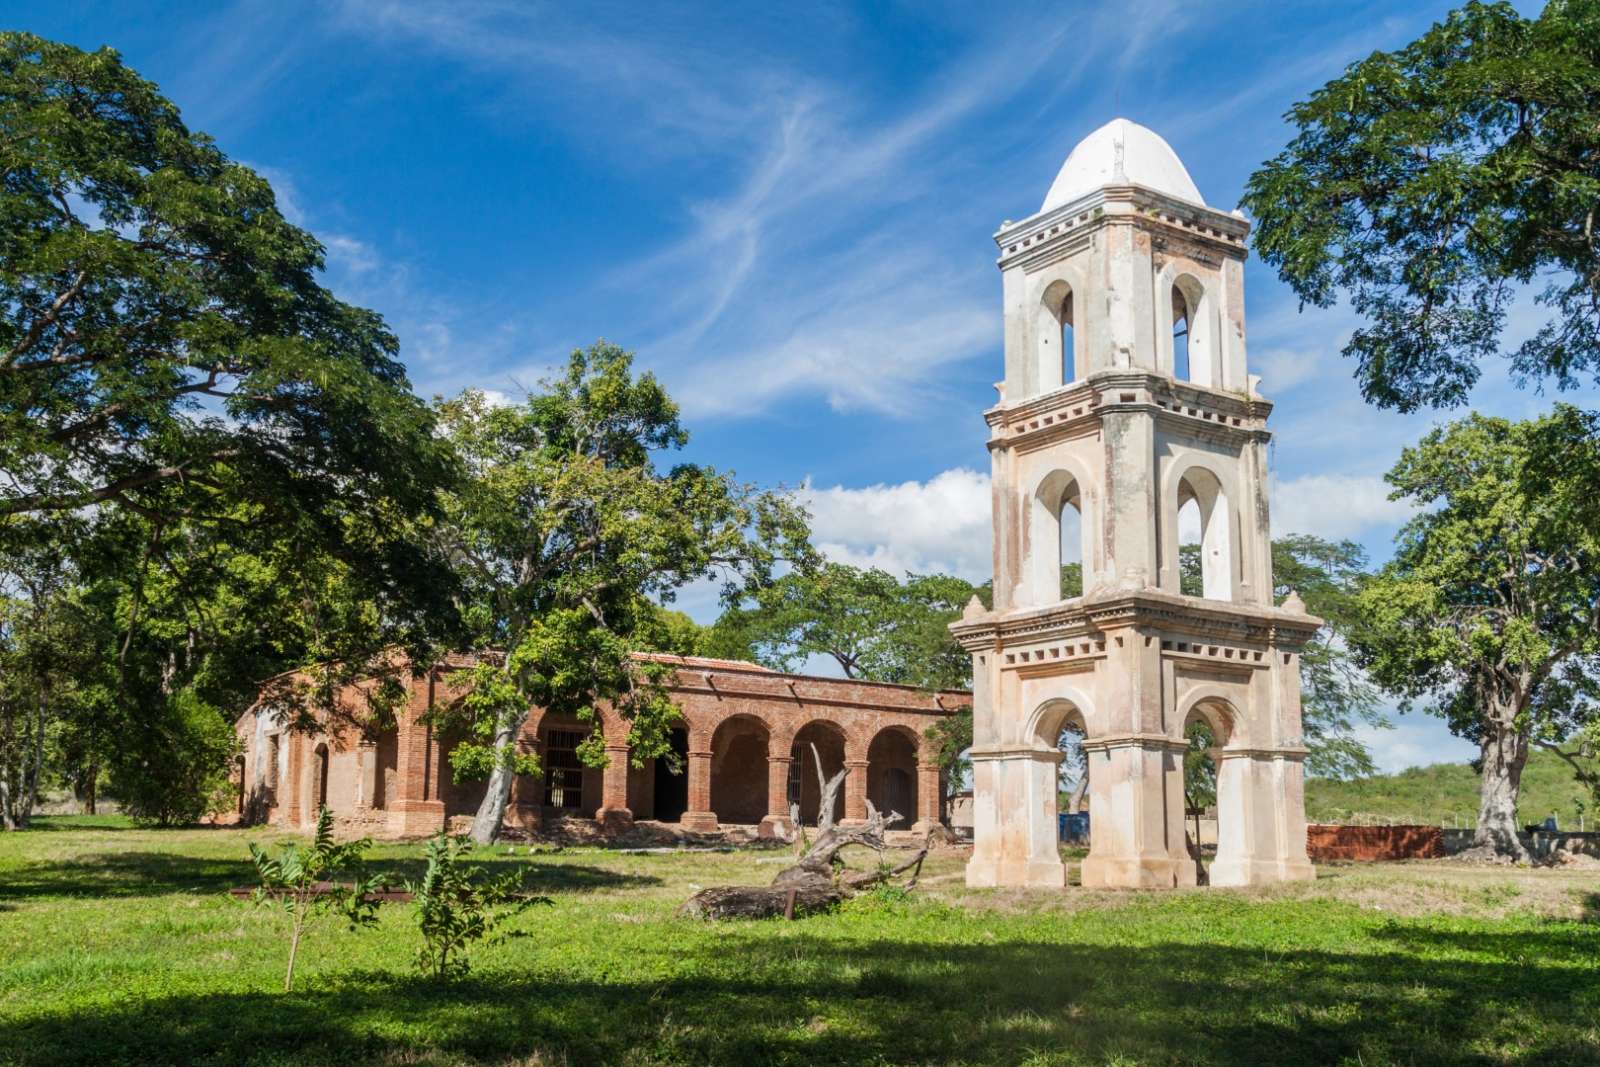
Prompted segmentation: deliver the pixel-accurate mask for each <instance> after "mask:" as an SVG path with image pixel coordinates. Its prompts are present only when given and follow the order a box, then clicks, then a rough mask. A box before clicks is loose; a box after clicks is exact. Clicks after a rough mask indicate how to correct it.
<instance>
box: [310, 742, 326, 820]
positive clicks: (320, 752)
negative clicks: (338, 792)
mask: <svg viewBox="0 0 1600 1067" xmlns="http://www.w3.org/2000/svg"><path fill="white" fill-rule="evenodd" d="M314 758H315V759H316V761H317V762H316V766H315V767H314V768H313V770H314V771H315V773H316V781H314V782H313V783H312V787H311V795H312V796H314V797H315V798H316V801H317V811H318V812H321V811H322V809H323V808H325V807H327V806H328V746H327V745H318V746H317V751H316V753H315V754H314Z"/></svg>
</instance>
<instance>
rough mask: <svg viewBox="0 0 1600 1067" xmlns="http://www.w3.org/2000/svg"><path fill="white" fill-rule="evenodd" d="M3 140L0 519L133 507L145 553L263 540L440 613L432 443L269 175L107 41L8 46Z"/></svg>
mask: <svg viewBox="0 0 1600 1067" xmlns="http://www.w3.org/2000/svg"><path fill="white" fill-rule="evenodd" d="M0 129H4V130H5V131H6V136H5V137H4V138H0V306H3V307H4V308H5V314H4V315H3V316H0V518H3V517H6V516H27V515H35V516H43V515H63V514H74V515H82V514H101V515H113V516H136V517H138V518H139V519H140V520H142V521H143V522H144V523H145V524H147V536H146V547H147V548H148V549H149V551H147V552H145V553H144V554H145V556H146V557H147V558H148V560H149V561H150V562H152V563H156V564H160V563H162V562H164V561H165V560H166V559H167V558H169V556H170V552H169V551H167V549H170V547H171V543H172V541H173V539H174V538H175V537H178V536H179V534H178V533H177V531H178V529H179V528H180V527H181V528H183V530H184V531H185V533H184V534H183V536H200V537H202V538H211V539H213V540H216V539H221V540H224V541H227V540H233V541H250V542H252V543H254V544H260V543H261V542H262V540H263V539H264V538H268V537H270V538H272V539H273V540H274V541H275V542H276V544H275V545H274V547H273V549H272V553H273V554H275V555H277V556H280V557H287V556H291V555H292V556H294V557H295V566H296V567H300V568H304V569H306V570H308V571H309V570H310V569H312V567H313V565H314V564H313V560H314V559H315V558H316V557H318V556H322V557H327V558H331V559H333V560H335V561H337V564H338V566H340V567H341V568H343V569H345V570H346V571H348V572H349V573H351V574H352V575H356V576H357V577H356V578H355V579H354V580H355V581H357V582H358V583H359V584H364V585H365V586H366V587H367V589H368V590H369V591H370V592H372V593H373V594H374V595H376V596H378V597H380V598H381V600H382V602H383V611H384V613H385V615H386V618H390V619H394V620H396V621H400V620H409V621H416V617H417V615H418V613H419V612H420V613H421V614H423V615H428V616H430V617H431V616H433V614H434V613H435V612H436V611H437V610H438V609H439V607H440V604H441V598H440V596H439V595H438V594H439V591H441V590H442V591H444V592H445V593H446V594H447V593H448V581H449V572H448V571H447V570H444V569H442V568H440V567H437V566H434V565H431V564H430V561H429V560H428V559H427V557H426V556H425V555H424V554H422V553H420V552H419V551H418V548H417V542H416V540H415V539H413V538H409V537H407V536H406V534H407V532H408V531H409V530H410V529H411V526H412V524H413V523H414V521H415V520H416V519H417V518H418V517H420V516H426V515H427V514H428V513H429V512H430V510H431V509H432V508H433V507H434V506H435V502H436V497H437V491H438V489H439V488H440V487H441V486H442V485H444V484H445V483H446V482H448V480H449V479H450V477H451V476H452V474H453V471H452V469H451V466H450V463H449V453H448V450H447V449H446V448H445V447H444V446H443V444H442V442H440V441H439V440H437V438H436V435H435V434H434V432H433V425H434V423H433V416H432V413H431V412H430V411H429V409H428V407H427V405H426V404H424V403H423V402H422V401H421V400H420V399H419V398H417V397H416V396H415V395H413V394H412V392H411V390H410V388H409V386H408V384H407V381H406V377H405V373H404V368H403V366H402V364H401V363H400V360H399V359H398V346H397V342H396V340H395V338H394V336H393V335H392V334H391V333H390V332H389V330H388V329H387V328H386V327H385V325H384V323H383V321H382V319H381V318H379V316H377V315H376V314H374V313H373V312H370V311H367V310H364V309H361V308H357V307H353V306H351V305H349V304H346V303H343V302H342V301H340V300H338V299H337V298H336V297H335V296H334V295H333V294H332V293H330V292H329V291H328V290H327V289H326V288H324V287H323V286H322V285H321V284H320V281H319V272H320V271H321V270H322V268H323V255H324V253H323V248H322V246H321V245H319V244H318V243H317V241H316V240H315V238H313V237H312V236H311V235H310V234H308V233H306V232H305V231H303V230H301V229H299V228H297V227H295V226H293V225H291V224H290V223H288V222H287V221H286V220H285V219H284V218H283V216H282V214H281V213H280V212H279V211H278V208H277V205H276V201H275V199H274V197H273V193H272V189H271V187H270V186H269V185H268V184H267V182H266V181H264V180H263V179H262V178H261V177H260V176H258V175H257V174H255V173H254V172H252V171H251V170H250V169H249V168H247V167H243V166H241V165H239V164H237V163H235V162H233V161H232V160H230V159H228V157H227V156H226V155H224V154H223V153H222V152H221V151H220V150H219V149H218V148H217V147H216V145H214V144H213V143H212V141H211V140H210V138H208V137H206V136H205V135H204V134H202V133H197V132H194V131H191V130H190V129H188V127H187V126H185V125H184V123H183V121H182V118H181V117H180V115H179V112H178V109H177V108H176V107H175V106H174V105H173V104H172V103H171V102H170V101H168V100H167V99H166V98H165V97H164V96H162V95H161V93H160V91H159V90H158V89H157V88H156V86H154V85H152V84H151V83H150V82H148V81H145V80H144V79H143V78H141V77H139V75H138V74H137V73H135V72H134V71H132V70H130V69H129V68H128V67H126V66H125V65H124V64H123V63H122V60H121V58H120V57H119V56H118V55H117V54H116V53H115V52H113V51H111V50H109V49H102V50H101V51H98V52H93V53H88V52H83V51H80V50H78V49H76V48H73V47H71V46H68V45H63V44H57V43H54V42H51V41H46V40H43V39H41V38H38V37H35V36H32V35H29V34H24V33H0ZM202 527H204V528H205V529H204V530H202ZM408 602H409V603H408ZM442 602H443V603H444V604H448V603H449V601H448V596H447V595H446V596H445V597H444V598H443V601H442ZM383 636H384V638H385V639H392V638H393V637H394V636H395V634H394V633H392V632H389V633H385V634H384V635H383ZM330 651H332V652H333V653H334V655H335V657H336V658H343V659H351V658H353V657H352V656H351V654H350V653H351V650H349V649H338V650H330Z"/></svg>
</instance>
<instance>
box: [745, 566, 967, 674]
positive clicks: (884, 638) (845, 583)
mask: <svg viewBox="0 0 1600 1067" xmlns="http://www.w3.org/2000/svg"><path fill="white" fill-rule="evenodd" d="M974 591H975V590H974V587H973V586H972V585H971V584H970V583H968V582H965V581H963V580H961V579H960V578H952V577H950V576H949V575H942V574H933V575H916V574H908V575H907V576H906V578H905V580H904V581H901V580H899V579H897V578H895V577H894V575H892V574H889V573H888V572H887V571H883V570H880V569H878V568H876V567H871V568H861V567H853V566H851V565H849V564H846V563H825V564H823V565H822V566H820V567H818V568H817V569H816V570H815V571H811V572H794V573H790V574H786V575H784V576H783V577H782V578H780V579H779V580H778V581H776V582H775V583H773V585H772V586H771V588H769V589H767V590H765V591H764V592H762V593H761V595H760V596H759V598H757V600H756V601H755V603H754V604H753V605H752V606H746V607H744V608H742V609H738V610H735V611H731V612H729V613H728V614H727V615H725V616H724V624H725V625H726V626H728V627H729V628H730V629H732V630H734V631H736V632H738V633H739V634H741V635H742V636H743V637H744V638H745V639H746V640H748V641H749V642H750V643H751V645H752V646H753V647H754V650H755V652H756V655H757V657H758V658H759V659H760V660H761V661H762V662H763V663H765V664H767V665H768V666H771V667H774V668H776V669H778V670H784V671H793V670H796V669H798V668H799V667H800V666H801V665H802V664H803V663H804V662H805V661H806V660H807V659H809V658H810V657H812V656H824V657H827V658H830V659H832V660H833V661H834V663H835V664H837V666H838V668H839V670H840V671H841V672H842V673H843V674H844V676H845V677H847V678H861V679H864V680H867V681H874V682H893V683H897V684H900V685H919V686H923V687H925V688H929V689H957V688H962V687H964V686H966V685H967V684H968V679H969V676H970V675H971V671H972V668H971V664H970V662H969V661H968V658H967V655H966V653H964V652H962V651H961V648H960V647H959V646H958V645H956V643H955V642H954V641H953V640H951V638H950V633H949V630H948V629H947V627H948V625H949V623H950V622H951V621H953V620H955V619H957V618H959V617H960V615H961V609H962V608H963V607H965V606H966V602H967V601H968V600H969V599H971V597H972V595H973V593H974Z"/></svg>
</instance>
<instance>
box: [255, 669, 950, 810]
mask: <svg viewBox="0 0 1600 1067" xmlns="http://www.w3.org/2000/svg"><path fill="white" fill-rule="evenodd" d="M654 658H657V659H660V660H664V661H666V662H669V663H672V664H675V665H676V666H677V670H676V672H675V673H674V674H673V675H672V676H671V677H670V678H669V681H668V683H667V688H668V691H669V693H670V694H671V696H672V700H673V702H674V703H675V704H676V705H677V706H678V707H679V709H680V710H681V711H682V713H683V724H682V726H681V728H678V729H675V730H674V732H673V748H674V750H675V751H676V753H677V755H678V757H679V761H680V764H681V767H682V770H681V772H680V773H671V772H670V771H669V768H668V764H667V761H666V760H665V759H652V760H649V761H647V762H646V763H645V765H644V766H642V767H634V766H632V765H631V761H630V760H629V758H628V755H629V753H628V743H627V734H628V726H627V723H626V722H624V721H623V720H622V718H621V716H619V715H617V714H615V713H614V712H611V711H610V710H609V709H603V710H602V714H601V723H600V724H599V725H600V728H601V729H602V731H603V735H604V737H605V739H606V742H605V743H606V753H607V756H608V757H609V765H608V766H607V767H605V768H604V769H600V768H591V767H584V766H583V765H582V764H581V763H580V762H579V760H578V758H577V755H576V752H575V749H576V748H577V746H578V743H579V742H580V741H582V740H583V739H584V738H585V737H586V736H588V734H589V732H590V731H591V730H592V729H594V726H592V725H591V724H589V723H584V722H580V721H578V720H576V719H566V718H558V717H556V716H552V715H546V714H544V713H543V712H541V711H539V710H537V709H535V711H534V713H533V714H532V715H531V716H530V717H529V719H528V723H527V726H526V728H525V729H524V731H523V735H522V745H523V746H524V749H525V750H527V751H533V752H536V753H538V755H539V758H540V763H541V766H542V768H543V771H544V773H543V775H542V777H537V778H536V777H519V778H518V779H517V780H516V782H515V784H514V786H513V788H512V792H511V800H510V804H509V806H508V807H507V810H506V825H507V826H508V827H511V828H514V829H518V830H523V831H536V830H538V829H539V828H540V827H541V826H545V825H546V824H548V823H550V822H551V821H553V820H557V819H561V820H565V819H572V818H577V819H593V820H596V821H597V822H598V823H599V824H600V825H601V826H603V827H604V828H606V829H607V830H617V829H622V828H626V827H628V826H630V825H632V824H633V822H634V821H635V820H652V821H656V822H662V823H669V824H678V825H679V826H681V827H682V828H683V829H685V830H690V831H696V832H708V831H714V830H717V829H719V828H726V827H734V826H750V827H755V828H757V829H758V832H760V833H762V834H763V835H770V834H772V833H773V831H774V830H775V829H776V828H779V827H780V826H782V827H783V828H784V829H787V828H788V827H787V822H788V819H789V807H790V804H792V803H797V804H799V805H800V817H801V820H802V821H803V822H805V823H808V824H810V823H813V822H815V820H816V816H817V804H818V801H819V788H818V783H817V774H816V769H815V759H816V757H814V756H813V755H812V746H813V745H815V748H816V754H817V756H820V757H821V760H822V769H823V771H824V773H826V774H829V775H832V774H834V773H836V772H837V771H838V770H839V768H840V767H843V766H849V767H850V768H851V772H850V774H849V775H848V776H847V777H846V779H845V785H844V790H843V795H842V796H841V797H840V798H839V806H838V809H837V810H836V816H837V817H839V818H842V819H845V820H851V819H865V818H866V815H867V801H868V799H869V798H870V799H871V801H872V803H873V804H874V805H875V806H876V807H877V808H878V809H879V810H885V811H887V810H893V811H897V812H899V813H900V814H901V815H903V816H905V821H904V822H902V823H900V824H898V825H899V826H900V827H901V828H906V827H910V828H911V829H913V830H917V831H926V830H928V829H930V828H931V827H932V826H933V824H934V823H935V822H937V821H938V820H939V819H940V803H941V797H942V789H941V783H940V776H939V769H938V765H937V761H936V754H935V752H934V750H933V748H932V746H931V745H930V743H929V742H928V740H927V738H926V732H927V729H928V727H929V726H931V725H932V724H933V723H934V722H936V721H937V720H938V719H939V718H941V717H943V716H946V715H949V714H951V713H952V712H953V711H955V710H956V709H958V708H961V707H964V706H966V705H967V704H968V703H970V700H971V698H970V695H969V694H967V693H962V692H944V693H930V692H927V691H924V690H920V689H917V688H914V687H911V686H901V685H885V684H881V683H874V682H858V681H850V680H846V679H838V678H818V677H808V676H800V675H790V674H780V673H778V672H776V671H771V670H768V669H766V668H764V667H759V666H757V665H755V664H753V663H742V662H737V661H732V660H717V659H700V658H692V657H691V658H684V657H678V656H662V657H654ZM464 666H465V663H460V662H457V663H450V664H445V665H443V666H440V667H437V668H435V669H434V670H433V671H432V672H429V673H426V674H422V675H419V676H417V677H414V678H411V679H410V680H409V682H408V688H409V699H408V701H407V703H406V705H405V706H404V707H403V708H402V709H401V711H400V712H399V714H398V716H397V718H398V723H397V726H396V728H394V729H391V730H386V731H384V732H382V733H381V734H379V735H377V736H366V735H364V734H363V732H362V731H361V730H360V729H359V728H357V727H356V726H354V725H352V724H346V723H344V722H341V721H340V720H339V719H338V717H334V718H331V719H330V718H329V717H327V716H323V717H321V718H320V719H319V721H320V723H321V724H322V726H321V728H320V729H319V730H317V731H316V732H306V731H304V730H291V729H289V728H288V726H287V724H286V715H285V714H284V712H283V710H282V709H281V708H279V707H277V706H275V704H274V701H273V698H272V697H271V696H270V695H265V696H263V698H262V699H261V700H260V701H258V702H257V703H256V704H255V705H254V706H252V707H251V708H249V709H248V710H247V711H245V712H244V713H243V714H242V715H241V716H240V717H239V719H238V721H237V723H236V727H235V728H236V730H237V733H238V736H239V738H240V741H241V742H242V744H243V755H242V756H240V757H239V761H238V765H237V768H236V772H235V777H236V782H237V785H238V790H239V792H238V808H239V815H240V817H241V818H243V819H245V820H247V821H265V822H270V823H275V824H278V825H282V826H288V827H295V828H304V827H308V826H310V825H312V824H313V823H314V822H315V821H316V816H317V810H318V808H319V807H320V806H321V805H322V804H326V805H327V806H328V808H329V809H330V810H331V811H332V812H333V813H334V815H335V817H336V818H337V819H338V820H339V821H340V822H341V823H342V824H345V825H346V826H350V827H353V828H360V829H361V830H363V832H368V833H376V834H380V835H385V836H414V835H422V834H429V833H433V832H434V831H436V830H438V829H439V828H441V827H443V826H446V825H449V824H450V822H451V820H454V819H458V818H459V819H465V818H468V817H470V816H471V815H472V814H474V813H475V812H476V811H477V809H478V805H479V803H480V801H481V800H482V799H483V794H484V788H485V785H484V783H483V782H465V783H459V784H458V783H456V782H455V781H454V780H453V777H452V774H451V770H450V762H449V756H450V750H451V747H452V742H451V739H450V738H449V737H447V736H446V737H440V736H436V734H435V733H434V731H433V730H432V729H431V728H430V727H429V726H428V725H427V723H426V722H425V721H424V720H425V718H426V712H427V711H428V709H429V708H432V707H434V706H435V705H436V704H438V703H439V702H443V701H450V700H453V699H455V698H456V697H457V696H459V695H460V688H459V687H458V686H455V685H454V684H453V681H452V679H453V677H454V676H455V674H456V673H457V672H458V671H460V670H461V669H462V667H464ZM272 691H273V690H271V689H269V690H267V693H268V694H270V693H271V692H272ZM359 700H360V695H359V693H357V692H355V691H347V692H345V693H342V694H341V703H342V704H344V705H347V706H356V705H357V704H358V703H359Z"/></svg>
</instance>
